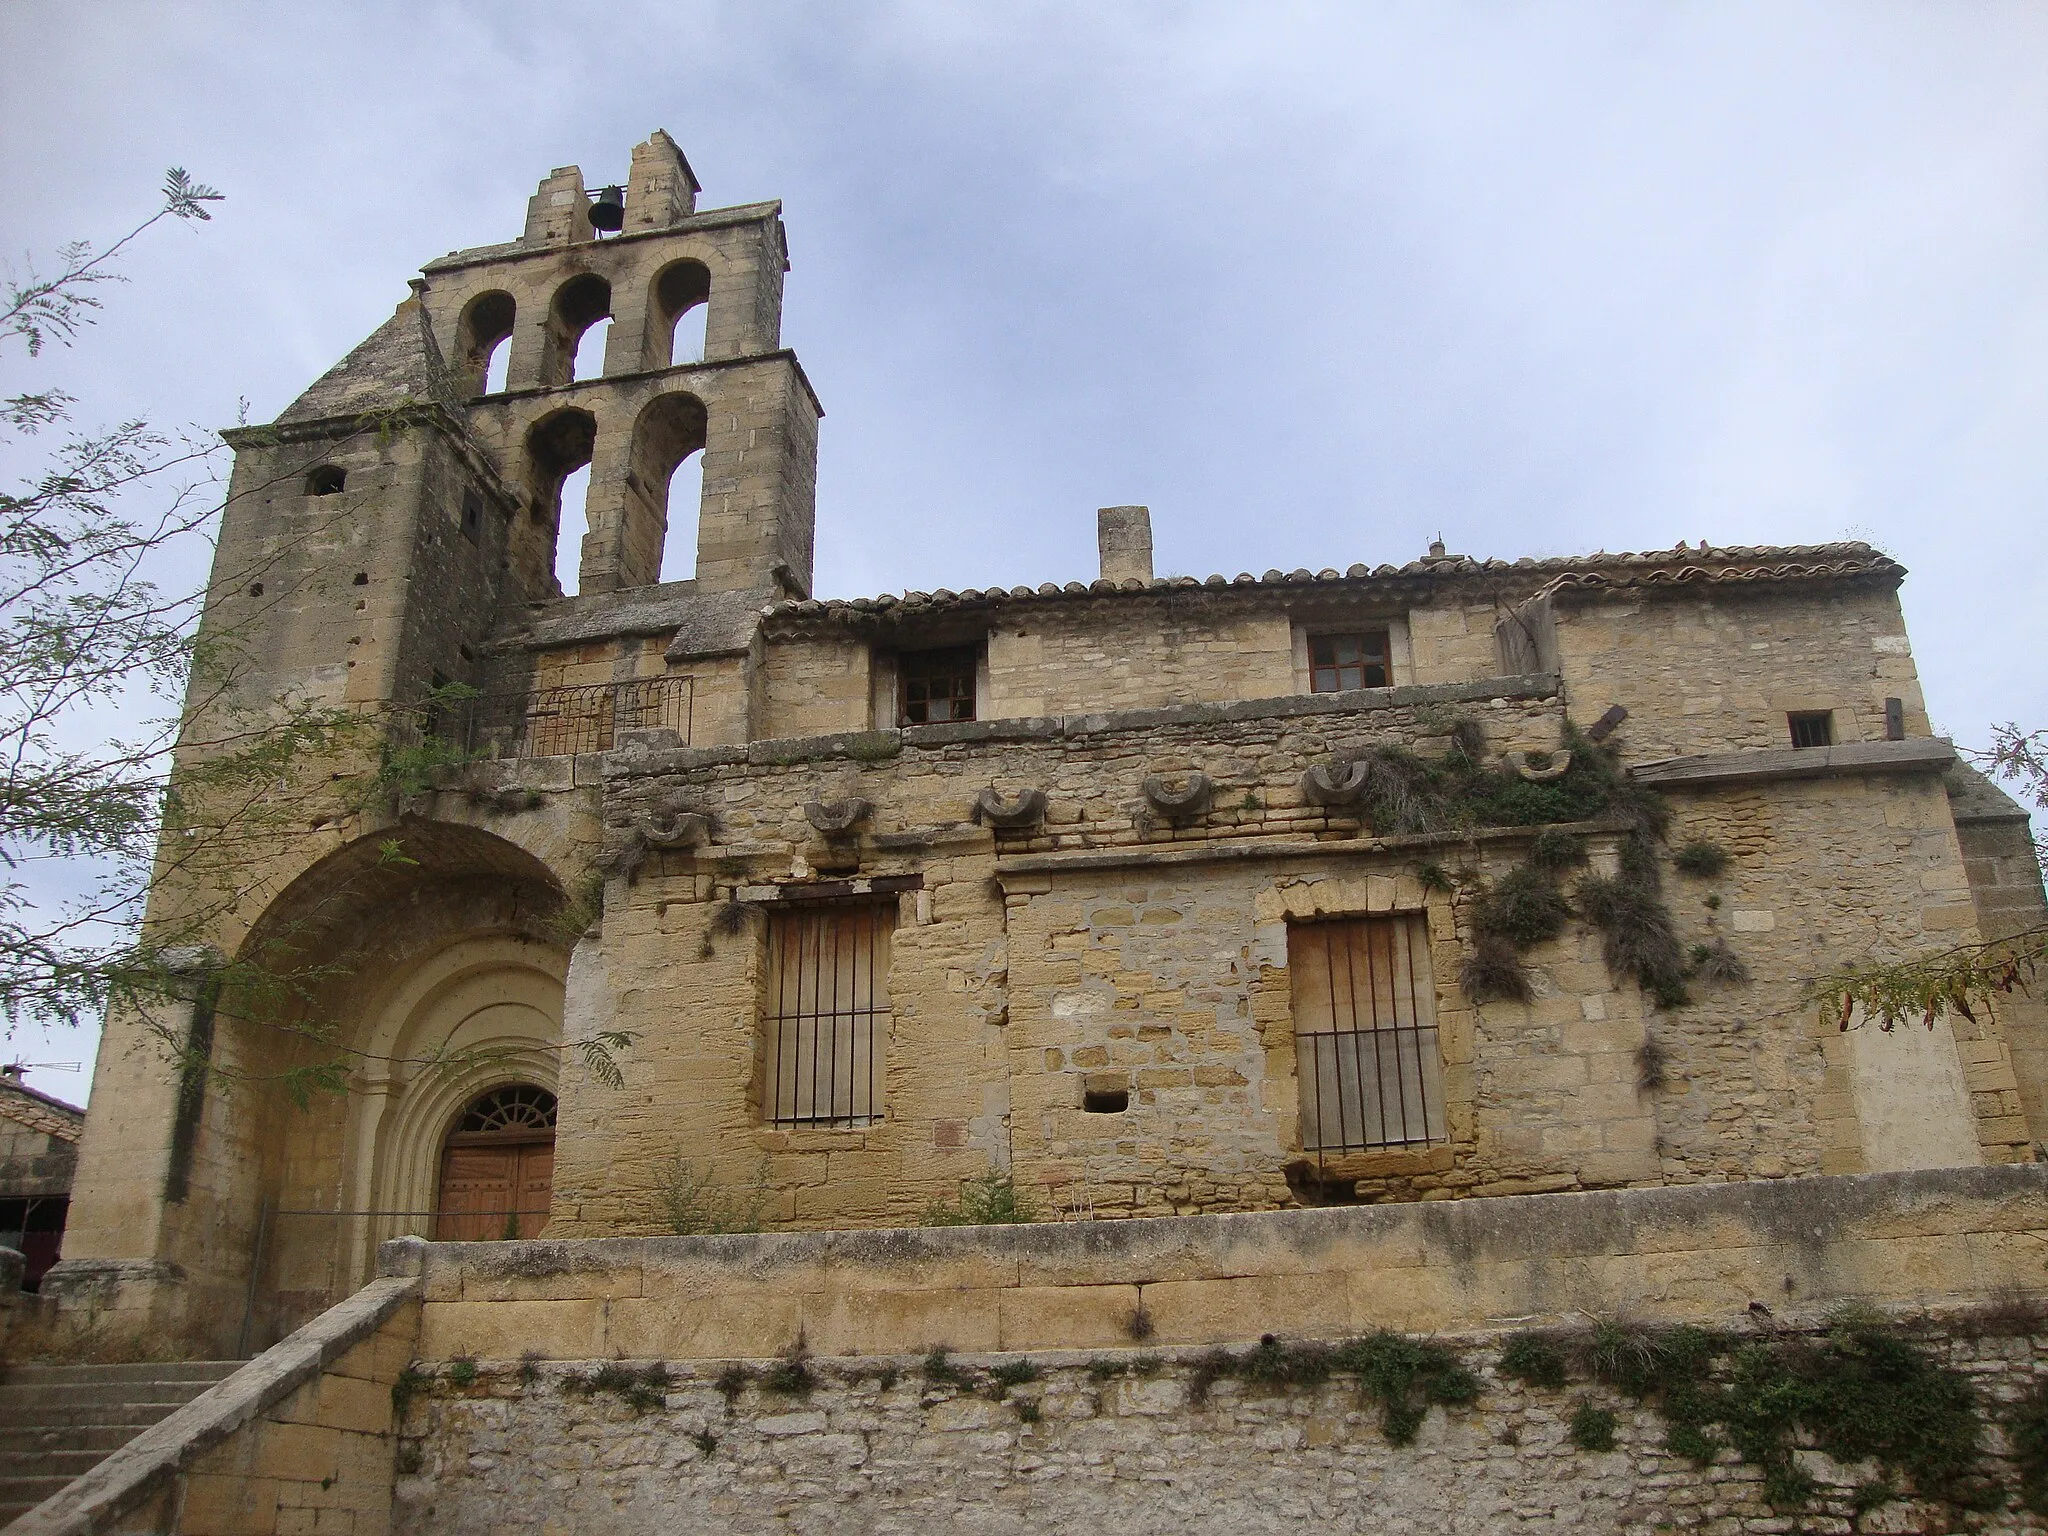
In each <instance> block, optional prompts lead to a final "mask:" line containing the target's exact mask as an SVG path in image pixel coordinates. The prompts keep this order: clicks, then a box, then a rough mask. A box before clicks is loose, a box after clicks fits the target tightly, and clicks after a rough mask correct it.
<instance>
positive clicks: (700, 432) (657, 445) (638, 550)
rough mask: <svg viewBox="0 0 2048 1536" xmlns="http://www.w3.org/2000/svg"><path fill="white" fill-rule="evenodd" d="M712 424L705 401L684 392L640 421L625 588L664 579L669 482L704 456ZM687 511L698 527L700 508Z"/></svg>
mask: <svg viewBox="0 0 2048 1536" xmlns="http://www.w3.org/2000/svg"><path fill="white" fill-rule="evenodd" d="M708 421H709V417H708V414H707V412H706V411H705V408H704V402H703V401H702V400H699V399H698V398H697V397H696V396H695V395H692V394H684V393H676V394H667V395H657V396H656V397H655V398H654V399H652V400H650V401H649V402H648V403H647V404H646V406H645V407H643V408H642V410H641V412H640V414H639V416H638V417H636V418H635V420H634V422H633V443H632V472H631V473H630V474H629V475H628V476H627V477H626V526H625V528H624V529H623V531H622V532H623V537H622V539H621V544H622V546H623V547H622V549H621V551H620V555H621V558H620V562H619V563H620V569H621V573H622V577H623V579H622V580H621V582H620V585H621V586H643V585H645V584H647V583H648V582H652V581H655V580H658V579H659V577H660V574H661V566H662V558H661V556H662V549H663V547H664V546H665V545H666V543H667V541H668V529H669V482H670V481H671V480H672V479H673V478H674V477H675V473H676V470H677V469H678V468H679V467H681V465H682V463H683V461H684V460H686V459H688V458H689V457H690V455H691V454H693V453H700V452H702V451H703V448H704V438H705V433H706V431H707V429H708ZM687 510H688V513H689V514H690V516H691V519H692V521H693V522H694V520H695V516H696V513H697V511H698V509H697V508H695V507H692V508H689V509H687ZM694 568H695V563H694V561H692V563H691V569H692V570H693V571H694Z"/></svg>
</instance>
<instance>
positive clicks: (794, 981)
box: [762, 900, 896, 1125]
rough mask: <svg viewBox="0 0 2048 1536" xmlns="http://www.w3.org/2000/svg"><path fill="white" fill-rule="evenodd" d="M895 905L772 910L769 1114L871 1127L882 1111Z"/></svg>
mask: <svg viewBox="0 0 2048 1536" xmlns="http://www.w3.org/2000/svg"><path fill="white" fill-rule="evenodd" d="M895 927H896V906H895V903H894V902H893V901H886V900H885V901H841V902H832V903H829V904H828V903H820V904H818V905H814V906H794V907H790V908H787V909H785V910H781V911H774V912H770V913H769V915H768V969H767V972H766V991H767V996H766V998H765V999H764V1003H765V1005H766V1006H765V1007H764V1008H763V1010H762V1012H763V1016H764V1018H763V1022H764V1025H765V1028H764V1031H763V1033H764V1035H765V1037H766V1038H765V1041H764V1044H765V1047H766V1056H767V1061H766V1067H767V1070H766V1072H765V1073H764V1074H763V1086H764V1089H765V1091H764V1093H763V1095H762V1098H763V1105H762V1108H763V1111H764V1113H763V1115H762V1118H763V1119H765V1120H766V1121H768V1122H769V1123H770V1124H771V1125H864V1124H867V1123H870V1122H872V1121H875V1120H879V1119H880V1118H881V1116H882V1082H881V1073H882V1055H883V1052H884V1051H885V1050H886V1048H887V1037H888V1025H889V948H890V940H891V937H892V935H893V933H894V931H895Z"/></svg>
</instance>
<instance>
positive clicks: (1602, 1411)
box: [1565, 1399, 1614, 1451]
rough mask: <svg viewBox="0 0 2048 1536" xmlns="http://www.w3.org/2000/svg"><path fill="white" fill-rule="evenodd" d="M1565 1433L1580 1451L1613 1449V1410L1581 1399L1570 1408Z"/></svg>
mask: <svg viewBox="0 0 2048 1536" xmlns="http://www.w3.org/2000/svg"><path fill="white" fill-rule="evenodd" d="M1565 1433H1566V1434H1567V1435H1569V1436H1570V1437H1571V1442H1572V1444H1573V1445H1576V1446H1577V1447H1578V1448H1579V1449H1580V1450H1582V1451H1611V1450H1613V1449H1614V1413H1613V1410H1611V1409H1607V1408H1601V1407H1598V1406H1597V1405H1595V1404H1593V1403H1591V1402H1587V1401H1585V1400H1583V1399H1582V1400H1581V1401H1580V1403H1579V1406H1578V1407H1577V1408H1575V1409H1573V1410H1572V1422H1571V1426H1570V1427H1569V1428H1568V1429H1567V1430H1566V1431H1565Z"/></svg>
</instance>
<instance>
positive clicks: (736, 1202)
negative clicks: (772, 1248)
mask: <svg viewBox="0 0 2048 1536" xmlns="http://www.w3.org/2000/svg"><path fill="white" fill-rule="evenodd" d="M654 1198H655V1205H656V1209H657V1210H658V1211H659V1213H660V1216H661V1219H662V1220H663V1221H665V1222H666V1223H667V1224H668V1229H669V1230H670V1231H671V1232H673V1233H675V1234H676V1235H677V1236H678V1237H705V1236H713V1235H717V1234H721V1233H728V1232H758V1231H760V1230H761V1212H762V1210H763V1209H764V1208H765V1207H766V1206H767V1203H768V1171H767V1166H766V1165H765V1164H763V1165H762V1166H761V1167H760V1168H759V1169H757V1170H756V1172H755V1175H754V1181H753V1183H752V1184H750V1185H749V1186H747V1187H746V1188H744V1189H725V1188H722V1187H720V1185H719V1184H718V1183H717V1180H716V1178H715V1176H714V1174H713V1172H712V1170H711V1168H710V1167H709V1166H708V1165H706V1166H703V1167H700V1166H698V1165H697V1164H696V1163H693V1162H692V1161H691V1160H690V1159H689V1158H686V1157H684V1156H683V1155H682V1154H681V1153H678V1154H676V1155H675V1156H674V1157H672V1158H670V1159H669V1160H668V1161H667V1162H666V1163H664V1164H662V1165H661V1167H660V1169H659V1170H658V1171H657V1172H656V1174H655V1177H654Z"/></svg>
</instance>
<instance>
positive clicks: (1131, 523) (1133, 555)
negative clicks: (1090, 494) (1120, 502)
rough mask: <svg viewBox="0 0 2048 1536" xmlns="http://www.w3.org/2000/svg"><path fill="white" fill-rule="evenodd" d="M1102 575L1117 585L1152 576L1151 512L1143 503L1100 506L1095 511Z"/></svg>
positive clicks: (1148, 578)
mask: <svg viewBox="0 0 2048 1536" xmlns="http://www.w3.org/2000/svg"><path fill="white" fill-rule="evenodd" d="M1095 543H1096V546H1097V548H1099V549H1100V550H1101V552H1102V577H1103V580H1105V581H1114V582H1117V583H1118V584H1119V585H1121V584H1122V583H1123V582H1126V581H1129V580H1130V579H1131V578H1132V577H1133V576H1135V577H1137V578H1138V580H1140V581H1146V582H1149V581H1150V580H1151V579H1152V513H1151V510H1150V509H1149V508H1147V507H1102V508H1099V509H1098V510H1097V511H1096V514H1095Z"/></svg>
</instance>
